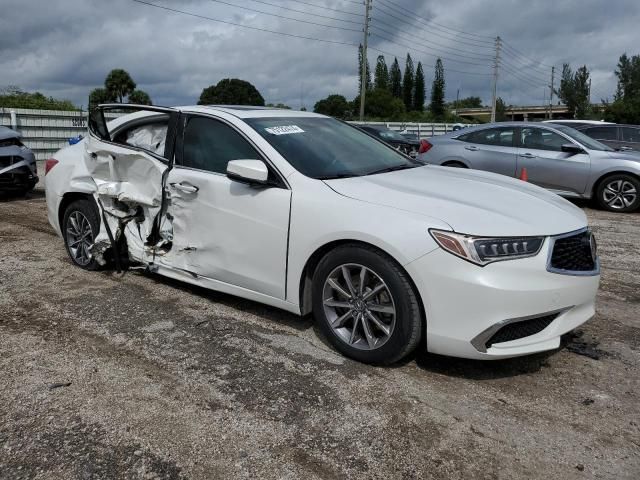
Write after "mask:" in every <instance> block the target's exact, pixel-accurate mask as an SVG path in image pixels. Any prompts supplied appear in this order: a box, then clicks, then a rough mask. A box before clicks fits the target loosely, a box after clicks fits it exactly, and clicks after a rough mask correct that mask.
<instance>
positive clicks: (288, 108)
mask: <svg viewBox="0 0 640 480" xmlns="http://www.w3.org/2000/svg"><path fill="white" fill-rule="evenodd" d="M265 106H266V107H273V108H281V109H283V110H291V107H290V106H289V105H285V104H284V103H267V104H266V105H265Z"/></svg>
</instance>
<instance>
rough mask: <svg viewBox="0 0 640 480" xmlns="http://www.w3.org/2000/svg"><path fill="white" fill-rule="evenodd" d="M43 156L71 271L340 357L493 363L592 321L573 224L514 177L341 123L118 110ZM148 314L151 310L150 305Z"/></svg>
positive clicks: (228, 109)
mask: <svg viewBox="0 0 640 480" xmlns="http://www.w3.org/2000/svg"><path fill="white" fill-rule="evenodd" d="M113 108H120V109H122V108H125V107H123V106H122V105H117V106H112V105H111V106H110V105H107V106H101V107H100V108H98V109H96V110H94V111H93V112H92V113H91V116H90V121H89V136H88V138H86V139H84V140H83V141H82V142H80V143H78V144H76V145H73V146H69V147H66V148H64V149H63V150H60V151H59V152H57V153H56V154H55V156H54V157H53V158H51V159H49V160H48V161H47V164H46V177H45V185H46V193H47V205H48V215H49V221H50V222H51V224H52V225H53V227H54V228H55V230H56V231H57V232H58V233H59V235H60V236H61V237H62V239H63V240H64V243H65V246H66V249H67V252H68V254H69V257H70V258H71V261H72V262H73V263H74V264H75V265H77V266H78V267H80V268H84V269H87V270H97V269H99V268H101V267H103V266H107V265H108V266H114V267H115V268H116V269H118V270H121V269H124V268H127V265H129V264H132V263H137V264H141V265H143V266H145V267H146V268H147V270H148V271H149V272H154V273H156V274H160V275H165V276H167V277H171V278H174V279H179V280H181V281H184V282H187V283H191V284H194V285H199V286H203V287H206V288H210V289H214V290H218V291H221V292H226V293H229V294H232V295H237V296H240V297H243V298H247V299H251V300H254V301H257V302H262V303H265V304H268V305H272V306H275V307H278V308H281V309H284V310H287V311H289V312H293V313H295V314H297V315H306V314H310V313H312V314H313V315H314V317H315V319H316V322H317V323H318V325H319V328H320V329H321V330H322V331H323V332H324V335H326V338H327V339H328V341H329V342H330V343H331V344H332V345H333V346H334V347H335V348H336V349H337V350H339V351H340V352H342V353H343V354H345V355H347V356H349V357H352V358H354V359H357V360H360V361H363V362H369V363H376V364H389V363H393V362H396V361H398V360H400V359H401V358H403V357H405V356H407V355H408V354H409V353H410V352H412V351H413V350H414V349H416V347H418V346H419V345H420V346H421V348H424V349H426V350H428V351H431V352H436V353H441V354H446V355H454V356H459V357H467V358H477V359H497V358H506V357H513V356H518V355H525V354H530V353H534V352H540V351H544V350H550V349H554V348H557V347H558V346H559V344H560V336H561V335H562V334H564V333H566V332H568V331H570V330H572V329H574V328H576V327H577V326H578V325H580V324H582V323H584V322H585V321H587V320H588V319H590V318H591V317H592V316H593V315H594V301H595V295H596V291H597V289H598V282H599V278H600V270H599V268H600V267H599V261H598V257H597V254H596V243H595V239H594V237H593V234H592V233H591V231H590V230H589V228H588V225H587V220H586V217H585V215H584V213H583V212H582V211H581V210H580V209H579V208H577V207H575V206H574V205H572V204H571V203H569V202H567V201H566V200H564V199H562V198H560V197H558V196H557V195H554V194H552V193H550V192H548V191H546V190H544V189H541V188H538V187H536V186H534V185H531V184H523V182H520V181H517V180H514V179H510V178H507V177H505V176H502V175H495V174H492V173H486V172H479V171H472V170H460V169H449V168H441V167H434V166H424V165H422V164H420V163H419V162H416V161H415V160H412V159H411V158H409V157H407V156H405V155H403V154H401V153H399V152H398V151H396V150H395V149H394V148H392V147H390V146H389V145H387V144H385V143H384V142H382V141H380V140H377V139H375V138H373V137H371V136H370V135H367V134H366V133H364V132H362V131H361V130H359V129H357V128H354V127H352V126H350V125H348V124H346V123H343V122H340V121H338V120H335V119H332V118H329V117H325V116H322V115H318V114H313V113H308V112H292V111H286V110H275V109H261V108H257V107H232V106H221V107H214V106H194V107H180V108H162V107H133V106H131V107H127V108H139V109H140V111H138V112H136V113H132V114H128V115H124V116H121V117H119V118H118V119H116V120H113V121H111V122H110V123H109V124H106V123H105V120H104V111H105V110H110V109H113ZM158 315H162V313H161V312H159V313H158Z"/></svg>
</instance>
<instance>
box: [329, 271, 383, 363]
mask: <svg viewBox="0 0 640 480" xmlns="http://www.w3.org/2000/svg"><path fill="white" fill-rule="evenodd" d="M322 298H323V304H324V313H325V316H326V318H327V320H328V321H329V323H330V325H331V328H332V329H333V331H334V332H335V334H336V335H337V336H338V337H339V338H340V339H341V340H342V341H343V342H346V343H347V345H350V346H351V347H353V348H358V349H362V350H373V349H375V348H379V347H381V346H382V345H384V344H385V342H386V341H387V340H389V337H390V336H391V334H392V333H393V329H394V327H395V324H396V307H395V304H394V302H393V297H392V295H391V292H390V291H389V287H388V286H387V284H386V283H384V281H383V280H382V279H381V278H380V276H379V275H378V274H377V273H375V272H374V271H373V270H371V269H369V268H367V267H365V266H363V265H358V264H354V263H349V264H345V265H340V266H338V267H336V268H335V269H334V270H333V272H331V273H330V274H329V276H328V277H327V280H326V281H325V285H324V291H323V296H322Z"/></svg>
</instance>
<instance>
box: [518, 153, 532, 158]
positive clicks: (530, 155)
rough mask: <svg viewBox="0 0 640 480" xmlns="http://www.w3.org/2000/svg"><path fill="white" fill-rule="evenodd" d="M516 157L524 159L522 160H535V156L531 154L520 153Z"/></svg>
mask: <svg viewBox="0 0 640 480" xmlns="http://www.w3.org/2000/svg"><path fill="white" fill-rule="evenodd" d="M518 156H519V157H524V158H536V156H535V155H534V154H533V153H521V154H520V155H518Z"/></svg>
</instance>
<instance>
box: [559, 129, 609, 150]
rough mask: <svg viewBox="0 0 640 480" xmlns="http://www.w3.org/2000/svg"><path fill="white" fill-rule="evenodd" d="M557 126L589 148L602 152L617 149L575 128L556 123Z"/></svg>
mask: <svg viewBox="0 0 640 480" xmlns="http://www.w3.org/2000/svg"><path fill="white" fill-rule="evenodd" d="M555 128H556V129H557V130H559V131H560V132H562V133H564V134H565V135H568V136H570V137H571V138H573V139H574V140H575V141H577V142H580V143H581V144H582V145H584V146H585V147H587V148H588V149H589V150H598V151H600V152H613V151H615V150H614V149H613V148H610V147H607V146H606V145H605V144H604V143H600V142H598V141H597V140H594V139H593V138H591V137H588V136H587V135H585V134H584V133H582V132H579V131H578V130H576V129H574V128H571V127H565V126H564V125H556V127H555Z"/></svg>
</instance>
